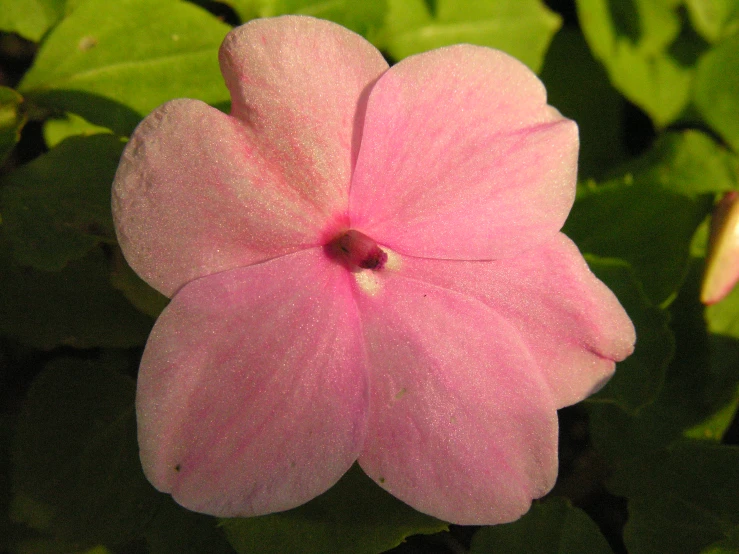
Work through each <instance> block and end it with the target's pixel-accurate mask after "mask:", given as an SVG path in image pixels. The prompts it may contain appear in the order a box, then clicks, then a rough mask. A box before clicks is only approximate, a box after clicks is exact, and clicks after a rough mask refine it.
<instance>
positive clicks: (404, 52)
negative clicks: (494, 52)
mask: <svg viewBox="0 0 739 554" xmlns="http://www.w3.org/2000/svg"><path fill="white" fill-rule="evenodd" d="M401 1H402V0H390V14H389V16H388V18H391V17H393V15H394V14H395V13H398V12H399V13H400V15H401V23H400V24H397V23H396V24H390V26H389V27H388V29H387V30H386V35H385V38H384V41H385V44H382V46H384V47H385V48H387V50H388V52H389V53H390V55H391V56H392V57H393V58H395V59H396V60H400V59H402V58H405V57H406V56H410V55H411V54H417V53H419V52H425V51H427V50H432V49H434V48H439V47H441V46H447V45H450V44H457V43H462V42H465V43H470V44H479V45H482V46H490V47H492V48H498V49H500V50H503V51H505V52H507V53H509V54H511V55H512V56H515V57H516V58H518V59H519V60H521V61H522V62H523V63H525V64H526V65H528V66H529V67H530V68H531V69H532V70H534V71H538V70H539V69H540V68H541V65H542V63H543V61H544V54H545V53H546V50H547V46H548V45H549V42H550V41H551V40H552V37H553V36H554V33H556V32H557V30H558V29H559V27H560V25H561V19H560V18H559V16H558V15H556V14H555V13H553V12H551V11H550V10H549V9H547V7H546V6H545V5H544V4H543V3H542V2H541V1H539V0H500V1H498V2H479V1H477V0H437V2H436V13H435V14H434V17H431V15H430V14H429V13H428V11H427V8H426V7H425V5H424V3H423V0H417V1H414V2H412V3H411V6H412V8H411V9H409V8H402V7H399V6H394V4H396V3H399V2H401Z"/></svg>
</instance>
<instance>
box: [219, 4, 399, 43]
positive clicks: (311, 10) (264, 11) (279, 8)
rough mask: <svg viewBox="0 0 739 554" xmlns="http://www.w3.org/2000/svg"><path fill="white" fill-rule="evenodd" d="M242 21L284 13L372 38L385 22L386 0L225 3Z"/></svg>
mask: <svg viewBox="0 0 739 554" xmlns="http://www.w3.org/2000/svg"><path fill="white" fill-rule="evenodd" d="M225 3H226V4H228V5H230V6H231V7H233V9H234V10H235V11H236V13H237V14H238V15H239V17H241V20H242V21H248V20H249V19H252V18H254V17H274V16H277V15H284V14H298V15H309V16H312V17H317V18H319V19H328V20H329V21H333V22H335V23H338V24H339V25H343V26H344V27H346V28H348V29H351V30H352V31H354V32H356V33H359V34H360V35H362V36H364V37H371V35H373V34H374V33H376V32H377V31H378V30H379V28H380V27H381V26H382V24H383V22H384V21H385V15H386V13H387V0H363V1H362V2H356V1H354V0H227V1H226V2H225Z"/></svg>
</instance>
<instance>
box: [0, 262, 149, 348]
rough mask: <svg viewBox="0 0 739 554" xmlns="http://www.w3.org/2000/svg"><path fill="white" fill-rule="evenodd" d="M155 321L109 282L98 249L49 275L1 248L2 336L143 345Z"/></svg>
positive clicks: (53, 342) (31, 341)
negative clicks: (18, 263) (16, 260)
mask: <svg viewBox="0 0 739 554" xmlns="http://www.w3.org/2000/svg"><path fill="white" fill-rule="evenodd" d="M152 324H153V321H152V319H151V318H149V317H147V316H145V315H144V314H142V313H141V312H139V311H138V310H136V309H135V308H134V307H133V306H131V304H129V302H128V301H127V300H126V299H125V298H124V297H123V295H122V294H121V293H120V292H118V291H116V290H114V289H113V288H112V287H111V284H110V268H109V263H108V261H107V260H106V259H105V257H104V255H103V253H102V252H101V251H100V250H93V251H92V252H91V253H90V254H89V255H88V256H86V257H85V258H83V259H81V260H79V261H75V262H71V263H70V264H69V265H68V266H67V267H66V268H65V269H63V270H62V271H60V272H55V273H46V272H42V271H37V270H34V269H31V268H20V267H17V266H15V265H14V264H13V263H12V262H11V261H10V259H9V255H8V253H7V252H6V251H5V250H4V251H0V334H2V335H3V336H6V337H10V338H13V339H15V340H18V341H20V342H22V343H25V344H28V345H31V346H34V347H36V348H41V349H50V348H54V347H55V346H60V345H68V346H74V347H75V348H93V347H99V346H102V347H113V348H127V347H131V346H141V345H143V344H144V343H145V342H146V338H147V336H148V334H149V332H150V331H151V327H152Z"/></svg>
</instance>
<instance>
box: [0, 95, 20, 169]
mask: <svg viewBox="0 0 739 554" xmlns="http://www.w3.org/2000/svg"><path fill="white" fill-rule="evenodd" d="M22 103H23V97H22V96H21V95H20V94H18V93H17V92H16V91H14V90H13V89H12V88H8V87H3V86H0V166H2V164H3V162H4V161H5V159H6V158H7V157H8V154H10V152H11V151H12V150H13V148H14V147H15V145H16V144H18V141H19V140H20V138H21V129H22V128H23V126H24V125H25V124H26V116H25V114H23V113H22V112H21V111H20V109H19V108H20V106H21V104H22Z"/></svg>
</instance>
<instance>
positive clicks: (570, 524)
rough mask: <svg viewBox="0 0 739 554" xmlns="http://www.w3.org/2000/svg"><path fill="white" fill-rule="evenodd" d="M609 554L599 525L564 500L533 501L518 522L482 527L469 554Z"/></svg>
mask: <svg viewBox="0 0 739 554" xmlns="http://www.w3.org/2000/svg"><path fill="white" fill-rule="evenodd" d="M491 552H501V553H502V552H510V553H512V552H526V554H612V553H613V550H611V547H610V546H608V542H607V541H606V539H605V538H604V537H603V535H602V534H601V532H600V530H599V529H598V526H597V525H596V524H595V523H594V522H593V520H592V519H590V518H589V517H588V515H587V514H586V513H585V512H583V511H582V510H581V509H580V508H575V507H574V506H572V505H571V504H570V503H569V502H568V501H567V500H566V499H564V498H559V497H549V498H547V499H546V500H544V501H543V502H535V503H534V505H533V506H532V507H531V510H529V512H528V513H527V514H526V515H524V516H523V517H522V518H521V519H519V520H518V521H514V522H513V523H508V524H506V525H496V526H493V527H483V528H482V529H480V530H479V531H478V532H477V533H476V534H475V536H474V537H473V538H472V547H471V548H470V554H489V553H491Z"/></svg>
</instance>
